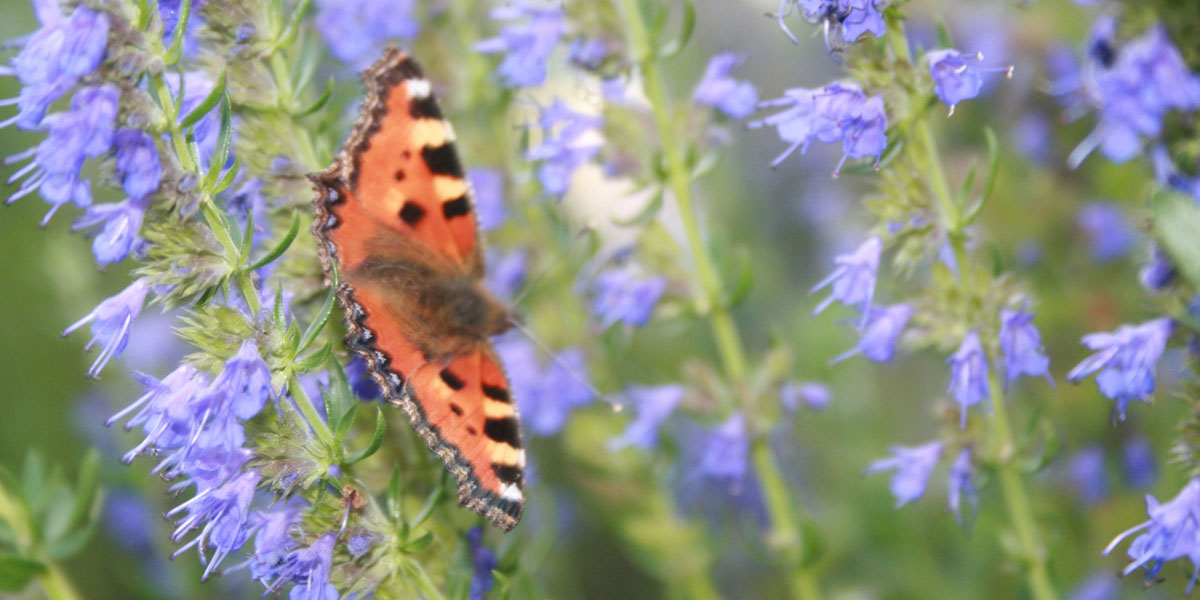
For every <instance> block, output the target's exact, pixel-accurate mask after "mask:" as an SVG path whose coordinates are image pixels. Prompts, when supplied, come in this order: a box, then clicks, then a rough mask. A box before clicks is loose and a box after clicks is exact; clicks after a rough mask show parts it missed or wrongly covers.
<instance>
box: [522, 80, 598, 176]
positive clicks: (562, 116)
mask: <svg viewBox="0 0 1200 600" xmlns="http://www.w3.org/2000/svg"><path fill="white" fill-rule="evenodd" d="M603 124H604V120H603V119H601V118H600V117H594V116H591V115H585V114H581V113H577V112H575V111H573V110H571V109H570V107H568V106H567V105H566V103H565V102H563V101H562V100H559V99H555V100H554V103H553V104H551V105H550V106H547V107H545V108H543V109H542V110H541V115H540V116H539V118H538V125H539V127H540V128H541V130H542V142H541V143H540V144H538V145H537V146H534V147H532V148H530V149H529V150H528V151H527V152H526V154H525V158H526V159H527V160H532V161H541V164H540V165H539V166H538V181H540V182H541V184H542V189H544V190H546V193H548V194H550V195H552V196H562V195H563V194H565V193H566V192H567V188H568V187H569V186H570V183H571V174H572V173H574V172H575V169H577V168H579V166H581V165H583V164H584V163H586V162H588V161H590V160H592V158H594V157H595V156H596V155H597V154H599V152H600V148H601V144H600V139H601V138H600V127H601V126H603Z"/></svg>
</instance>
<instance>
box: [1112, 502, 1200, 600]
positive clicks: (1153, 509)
mask: <svg viewBox="0 0 1200 600" xmlns="http://www.w3.org/2000/svg"><path fill="white" fill-rule="evenodd" d="M1146 513H1147V515H1148V516H1149V517H1150V518H1149V519H1148V520H1146V521H1145V522H1143V523H1141V524H1139V525H1137V526H1135V527H1132V528H1130V529H1127V530H1125V531H1123V532H1121V533H1120V534H1119V535H1117V537H1116V538H1114V539H1113V541H1112V542H1110V543H1109V544H1108V547H1106V548H1105V549H1104V554H1105V555H1108V553H1109V552H1112V551H1113V549H1114V548H1116V547H1117V544H1119V543H1121V541H1122V540H1124V539H1125V538H1127V537H1129V536H1130V535H1133V534H1134V533H1137V532H1138V531H1142V530H1145V531H1144V532H1143V533H1142V534H1141V535H1139V536H1137V538H1135V539H1134V540H1133V543H1132V544H1130V545H1129V558H1131V559H1133V561H1132V562H1130V563H1129V565H1128V566H1126V567H1125V570H1124V571H1122V573H1121V574H1122V575H1128V574H1130V573H1132V572H1134V571H1136V570H1137V569H1138V568H1141V567H1144V568H1145V569H1146V582H1147V584H1148V583H1149V582H1151V581H1153V580H1154V578H1155V577H1156V576H1157V575H1158V572H1159V570H1160V569H1162V566H1163V564H1164V563H1165V562H1166V561H1169V560H1176V559H1179V558H1185V557H1186V558H1188V559H1189V560H1191V561H1192V564H1193V565H1195V569H1193V571H1192V577H1191V580H1190V581H1189V582H1188V586H1187V590H1186V591H1185V592H1184V594H1185V595H1186V594H1189V593H1191V591H1192V586H1194V585H1195V584H1196V577H1197V574H1200V480H1197V479H1193V480H1191V481H1189V482H1188V484H1187V485H1185V486H1184V487H1183V489H1182V490H1180V492H1179V495H1177V496H1175V498H1173V499H1171V501H1169V502H1167V503H1166V504H1159V502H1158V500H1157V499H1155V498H1154V496H1150V495H1147V496H1146Z"/></svg>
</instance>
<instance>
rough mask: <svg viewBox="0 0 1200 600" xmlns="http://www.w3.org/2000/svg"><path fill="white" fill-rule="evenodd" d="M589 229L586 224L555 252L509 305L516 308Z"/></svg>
mask: <svg viewBox="0 0 1200 600" xmlns="http://www.w3.org/2000/svg"><path fill="white" fill-rule="evenodd" d="M591 231H592V228H591V227H589V226H586V225H585V226H584V227H583V228H582V229H580V230H579V233H577V234H575V239H573V240H571V243H570V244H568V245H567V247H566V248H565V249H563V251H562V252H557V253H555V256H554V262H552V263H550V264H549V265H548V266H546V268H544V269H542V270H541V272H539V273H538V274H537V275H534V276H533V278H532V279H530V280H529V283H527V284H526V285H525V288H524V289H522V290H521V293H519V294H517V297H516V298H513V300H512V302H509V306H510V307H512V308H516V307H517V305H518V304H520V303H521V301H522V300H524V299H525V297H526V296H528V295H529V292H531V291H533V289H534V288H536V287H537V284H539V283H541V282H542V280H544V279H545V278H546V276H548V275H549V274H550V273H552V272H554V270H555V269H557V268H558V267H559V266H561V265H562V263H563V259H564V258H566V256H567V255H568V254H570V253H571V251H572V250H574V249H575V245H576V244H578V243H579V240H581V239H583V238H584V237H585V234H587V233H591Z"/></svg>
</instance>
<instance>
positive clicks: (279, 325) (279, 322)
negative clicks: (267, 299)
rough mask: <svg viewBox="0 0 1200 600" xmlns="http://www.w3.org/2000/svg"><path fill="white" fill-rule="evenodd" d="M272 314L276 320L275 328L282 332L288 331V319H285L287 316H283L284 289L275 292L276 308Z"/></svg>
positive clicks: (277, 289)
mask: <svg viewBox="0 0 1200 600" xmlns="http://www.w3.org/2000/svg"><path fill="white" fill-rule="evenodd" d="M271 312H272V313H273V316H274V318H275V328H276V329H278V330H280V331H283V330H284V329H287V319H286V318H285V316H286V315H284V314H283V288H282V287H280V288H276V290H275V307H274V309H273V310H272V311H271Z"/></svg>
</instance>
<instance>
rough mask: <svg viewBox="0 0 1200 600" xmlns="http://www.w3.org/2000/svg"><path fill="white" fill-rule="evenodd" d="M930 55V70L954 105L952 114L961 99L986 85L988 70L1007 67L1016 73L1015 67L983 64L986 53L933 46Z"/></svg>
mask: <svg viewBox="0 0 1200 600" xmlns="http://www.w3.org/2000/svg"><path fill="white" fill-rule="evenodd" d="M926 56H928V57H929V74H930V75H931V76H932V77H933V84H934V85H933V91H934V93H936V94H937V96H938V98H941V100H942V102H945V103H946V106H949V107H950V114H952V115H953V114H954V107H955V106H957V105H958V103H959V102H962V101H963V100H970V99H971V98H974V97H976V96H978V95H979V90H980V89H982V88H983V74H984V73H986V72H989V71H990V72H996V71H1003V72H1004V73H1005V74H1006V76H1008V77H1012V71H1013V69H1012V67H1005V68H1002V69H983V68H980V66H979V65H980V64H981V63H982V62H983V54H976V55H975V56H967V55H965V54H963V53H962V52H959V51H958V50H954V49H950V48H947V49H943V50H933V51H931V52H928V53H926Z"/></svg>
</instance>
